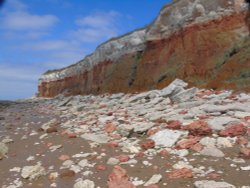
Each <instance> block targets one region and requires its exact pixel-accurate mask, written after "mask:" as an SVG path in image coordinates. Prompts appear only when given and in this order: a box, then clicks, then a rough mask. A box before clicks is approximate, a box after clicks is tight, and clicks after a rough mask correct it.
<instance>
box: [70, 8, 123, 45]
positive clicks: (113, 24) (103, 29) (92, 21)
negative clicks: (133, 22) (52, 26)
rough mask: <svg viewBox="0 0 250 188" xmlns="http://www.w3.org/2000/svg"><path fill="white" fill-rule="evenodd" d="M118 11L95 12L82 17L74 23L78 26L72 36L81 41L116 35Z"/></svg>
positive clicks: (100, 39)
mask: <svg viewBox="0 0 250 188" xmlns="http://www.w3.org/2000/svg"><path fill="white" fill-rule="evenodd" d="M120 16H121V14H120V13H118V12H116V11H109V12H97V13H94V14H92V15H88V16H85V17H82V18H78V19H77V20H76V21H75V23H76V24H77V25H78V26H79V28H78V29H77V30H76V31H74V32H73V36H74V37H76V38H78V39H79V40H81V41H82V42H89V43H92V42H100V41H102V40H107V39H109V38H111V37H115V36H117V35H118V31H119V29H118V26H117V22H118V19H119V17H120Z"/></svg>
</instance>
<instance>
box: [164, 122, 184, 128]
mask: <svg viewBox="0 0 250 188" xmlns="http://www.w3.org/2000/svg"><path fill="white" fill-rule="evenodd" d="M167 124H168V125H167V126H166V128H168V129H173V130H178V129H180V128H181V122H180V121H178V120H175V121H168V122H167Z"/></svg>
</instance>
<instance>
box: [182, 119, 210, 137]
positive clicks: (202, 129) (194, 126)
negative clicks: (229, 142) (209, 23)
mask: <svg viewBox="0 0 250 188" xmlns="http://www.w3.org/2000/svg"><path fill="white" fill-rule="evenodd" d="M183 129H184V130H188V131H189V134H190V135H193V136H207V135H211V134H212V129H211V128H210V127H209V126H208V124H207V123H206V122H205V121H195V122H193V123H191V124H189V125H187V126H185V127H184V128H183Z"/></svg>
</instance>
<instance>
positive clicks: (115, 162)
mask: <svg viewBox="0 0 250 188" xmlns="http://www.w3.org/2000/svg"><path fill="white" fill-rule="evenodd" d="M119 162H120V161H119V160H118V159H116V158H113V157H111V158H109V159H108V162H107V164H108V165H117V164H118V163H119Z"/></svg>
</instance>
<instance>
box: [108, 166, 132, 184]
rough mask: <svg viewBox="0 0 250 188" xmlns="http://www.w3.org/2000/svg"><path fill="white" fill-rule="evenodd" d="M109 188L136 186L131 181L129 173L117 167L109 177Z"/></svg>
mask: <svg viewBox="0 0 250 188" xmlns="http://www.w3.org/2000/svg"><path fill="white" fill-rule="evenodd" d="M108 188H135V186H134V185H133V184H132V183H131V182H130V181H129V178H128V175H127V171H126V170H125V169H123V168H121V167H120V166H115V167H114V169H113V171H112V173H111V174H110V175H109V180H108Z"/></svg>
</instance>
